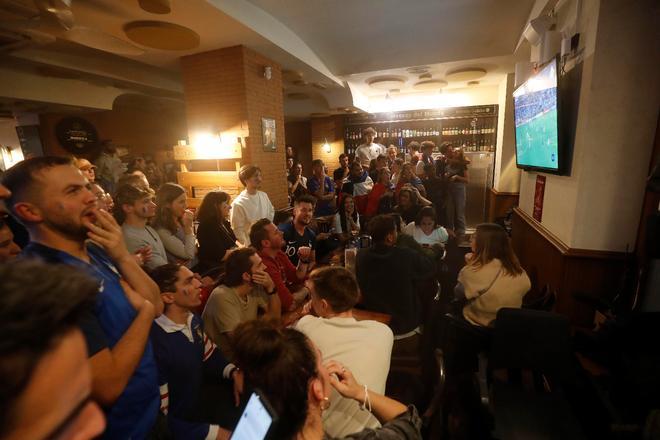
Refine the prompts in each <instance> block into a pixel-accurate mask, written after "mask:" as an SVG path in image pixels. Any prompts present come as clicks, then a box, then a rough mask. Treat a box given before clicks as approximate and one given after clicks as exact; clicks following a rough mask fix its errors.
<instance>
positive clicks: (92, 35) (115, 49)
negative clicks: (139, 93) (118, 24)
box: [64, 26, 144, 55]
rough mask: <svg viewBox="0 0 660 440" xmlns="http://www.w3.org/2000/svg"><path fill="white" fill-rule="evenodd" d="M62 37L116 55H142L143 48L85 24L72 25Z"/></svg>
mask: <svg viewBox="0 0 660 440" xmlns="http://www.w3.org/2000/svg"><path fill="white" fill-rule="evenodd" d="M64 38H65V39H67V40H69V41H73V42H75V43H78V44H82V45H83V46H88V47H92V48H94V49H98V50H102V51H104V52H110V53H114V54H117V55H142V54H143V53H144V50H142V49H141V48H139V47H137V46H134V45H132V44H131V43H129V42H127V41H124V40H122V39H121V38H117V37H115V36H113V35H110V34H106V33H105V32H101V31H97V30H96V29H92V28H88V27H85V26H74V27H73V28H72V29H71V30H68V31H66V32H65V33H64Z"/></svg>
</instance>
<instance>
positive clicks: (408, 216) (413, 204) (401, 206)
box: [394, 184, 431, 224]
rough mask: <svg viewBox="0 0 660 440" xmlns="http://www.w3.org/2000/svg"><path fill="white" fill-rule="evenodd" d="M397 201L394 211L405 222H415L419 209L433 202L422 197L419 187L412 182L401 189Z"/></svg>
mask: <svg viewBox="0 0 660 440" xmlns="http://www.w3.org/2000/svg"><path fill="white" fill-rule="evenodd" d="M397 201H398V203H397V205H396V206H395V207H394V212H395V213H397V214H399V215H400V216H401V218H402V219H403V221H404V222H405V224H408V223H410V222H414V221H415V219H416V218H417V214H419V210H420V209H422V207H424V206H429V205H430V204H431V202H430V201H428V200H426V199H425V198H424V197H422V195H421V194H420V193H419V191H418V190H417V188H415V187H414V186H412V185H410V184H408V185H404V186H403V187H402V188H401V189H400V190H399V195H398V197H397Z"/></svg>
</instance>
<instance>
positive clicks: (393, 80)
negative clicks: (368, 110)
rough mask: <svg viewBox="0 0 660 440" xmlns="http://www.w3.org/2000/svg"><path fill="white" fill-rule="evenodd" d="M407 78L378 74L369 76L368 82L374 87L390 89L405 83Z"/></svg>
mask: <svg viewBox="0 0 660 440" xmlns="http://www.w3.org/2000/svg"><path fill="white" fill-rule="evenodd" d="M405 82H406V81H405V78H402V77H400V76H376V77H373V78H369V79H368V80H367V84H369V87H371V88H372V89H377V90H390V89H396V88H400V87H401V86H403V85H404V84H405Z"/></svg>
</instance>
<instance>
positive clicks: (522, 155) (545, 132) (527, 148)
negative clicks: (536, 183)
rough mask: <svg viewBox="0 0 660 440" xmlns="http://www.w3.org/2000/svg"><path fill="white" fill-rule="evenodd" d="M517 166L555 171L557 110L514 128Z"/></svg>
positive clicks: (557, 162) (556, 162) (556, 164)
mask: <svg viewBox="0 0 660 440" xmlns="http://www.w3.org/2000/svg"><path fill="white" fill-rule="evenodd" d="M516 144H517V154H518V164H519V165H522V166H525V165H527V166H534V167H540V168H552V169H557V168H558V167H559V160H558V157H557V150H558V147H559V144H558V140H557V108H556V107H555V108H554V109H552V110H549V111H547V112H545V113H543V114H541V115H539V116H537V117H535V118H533V119H532V120H530V121H527V122H525V123H523V124H521V125H520V126H517V127H516Z"/></svg>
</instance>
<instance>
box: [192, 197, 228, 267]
mask: <svg viewBox="0 0 660 440" xmlns="http://www.w3.org/2000/svg"><path fill="white" fill-rule="evenodd" d="M230 202H231V197H230V196H229V194H227V193H226V192H223V191H211V192H209V193H207V194H206V195H205V196H204V200H202V204H201V205H200V206H199V210H198V211H197V221H198V222H199V226H198V227H197V242H198V243H199V252H198V254H197V258H198V260H199V262H198V264H197V268H196V269H197V272H199V273H204V272H207V271H208V270H210V269H213V268H216V267H219V266H222V265H223V263H224V262H225V260H226V259H227V257H229V255H231V253H232V252H233V251H234V250H235V249H237V247H238V246H237V244H236V235H234V231H233V230H232V228H231V225H230V224H229V212H230V211H231V204H230Z"/></svg>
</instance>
